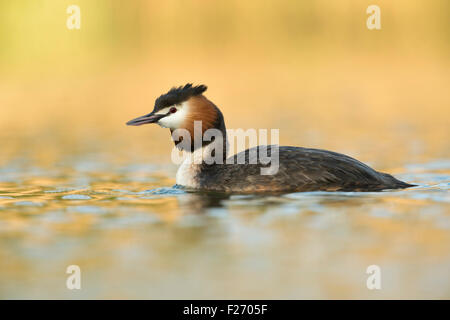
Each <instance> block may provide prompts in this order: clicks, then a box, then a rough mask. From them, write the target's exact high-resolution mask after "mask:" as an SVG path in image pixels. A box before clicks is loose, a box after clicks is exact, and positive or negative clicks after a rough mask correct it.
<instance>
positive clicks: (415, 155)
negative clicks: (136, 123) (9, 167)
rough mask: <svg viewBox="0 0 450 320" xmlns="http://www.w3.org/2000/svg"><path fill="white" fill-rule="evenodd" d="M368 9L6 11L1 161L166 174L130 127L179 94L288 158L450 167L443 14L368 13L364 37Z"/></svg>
mask: <svg viewBox="0 0 450 320" xmlns="http://www.w3.org/2000/svg"><path fill="white" fill-rule="evenodd" d="M372 2H373V1H356V0H355V1H341V0H340V1H325V0H323V1H320V0H319V1H307V2H301V1H287V0H286V1H237V0H232V1H226V2H219V1H203V0H193V1H143V0H141V1H132V2H123V1H108V0H103V1H100V0H99V1H83V0H77V1H50V0H47V1H46V0H39V1H31V0H30V1H25V0H20V1H1V2H0V15H1V16H0V47H1V50H0V59H1V60H0V68H1V73H0V92H1V94H0V106H1V107H0V128H1V130H0V134H1V136H0V139H1V140H0V141H1V143H2V154H3V157H1V158H0V159H2V160H3V161H5V160H4V159H6V158H10V156H12V155H13V154H17V153H21V152H24V150H23V149H27V153H28V154H32V155H33V156H34V157H36V158H37V159H35V160H36V161H39V162H41V164H47V165H51V164H52V163H54V162H55V161H58V159H60V157H61V156H62V155H61V153H62V152H61V151H63V153H64V154H66V155H67V154H76V153H77V152H83V151H89V150H91V149H94V150H96V151H99V150H100V151H104V152H107V153H108V152H111V153H123V155H129V156H131V155H133V156H134V157H141V158H142V159H146V157H150V158H151V159H153V158H154V157H155V155H156V154H158V155H161V157H162V158H158V157H157V158H158V159H159V160H155V159H154V161H167V159H168V157H167V156H168V152H169V151H170V148H171V145H170V143H168V141H169V140H168V139H169V135H168V132H166V131H164V130H161V129H158V128H155V127H146V128H145V129H140V130H137V129H135V128H127V127H125V126H124V123H125V122H126V121H127V120H129V119H131V118H132V117H135V116H137V115H141V114H143V113H144V112H147V111H150V110H151V109H152V107H153V102H154V100H155V98H156V97H157V96H159V95H160V94H162V93H164V92H166V91H167V90H168V89H169V88H170V87H172V86H176V85H181V84H184V83H186V82H194V83H197V84H198V83H204V84H206V85H208V86H209V90H208V91H207V96H208V97H209V98H210V99H211V100H213V101H214V102H215V103H216V104H217V105H218V106H219V107H220V108H221V109H222V111H223V113H224V115H225V119H226V121H227V126H228V127H229V128H280V129H281V130H280V139H281V141H280V142H281V143H282V144H297V145H303V146H310V147H321V148H329V149H334V150H337V151H342V152H350V153H352V154H353V155H355V156H359V157H360V158H361V159H362V160H369V159H370V160H371V161H373V162H377V163H379V165H381V166H386V167H395V166H396V165H399V164H404V160H405V155H406V156H407V159H408V161H410V160H411V161H415V162H418V161H424V160H427V159H429V158H430V157H445V156H448V155H449V149H450V148H449V144H448V140H449V139H448V137H449V135H448V134H449V125H448V124H449V123H448V119H449V113H450V107H449V106H450V95H449V94H448V88H449V84H450V83H449V82H450V72H449V63H448V62H449V53H450V50H449V49H450V47H449V41H448V40H449V35H450V22H449V19H448V12H449V9H450V3H449V2H448V1H446V0H433V1H426V2H425V1H407V0H404V1H385V0H380V1H376V4H377V5H379V6H380V8H381V26H382V28H381V30H368V29H367V27H366V19H367V17H368V14H366V8H367V7H368V5H370V4H373V3H372ZM71 4H76V5H78V6H79V7H80V9H81V29H80V30H76V29H74V30H69V29H68V28H67V27H66V20H67V18H68V17H69V14H67V13H66V8H67V7H68V6H69V5H71ZM118 146H121V147H122V149H117V147H118ZM44 150H45V152H44ZM34 151H36V152H34ZM373 152H375V153H373ZM387 152H389V153H391V154H390V157H389V161H390V163H383V161H384V159H385V156H384V154H385V153H387ZM392 153H395V154H392ZM7 154H8V155H9V156H7ZM374 157H375V158H374ZM0 164H1V162H0Z"/></svg>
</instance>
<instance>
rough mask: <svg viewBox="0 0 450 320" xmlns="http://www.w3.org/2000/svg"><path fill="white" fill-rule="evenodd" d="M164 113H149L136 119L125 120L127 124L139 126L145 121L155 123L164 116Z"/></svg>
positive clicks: (145, 122)
mask: <svg viewBox="0 0 450 320" xmlns="http://www.w3.org/2000/svg"><path fill="white" fill-rule="evenodd" d="M165 116H166V115H165V114H153V112H152V113H149V114H146V115H145V116H142V117H138V118H136V119H133V120H130V121H128V122H127V126H140V125H143V124H147V123H155V122H158V120H159V119H161V118H164V117H165Z"/></svg>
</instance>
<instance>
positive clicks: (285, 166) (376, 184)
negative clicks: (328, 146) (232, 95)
mask: <svg viewBox="0 0 450 320" xmlns="http://www.w3.org/2000/svg"><path fill="white" fill-rule="evenodd" d="M206 89H207V87H206V86H204V85H199V86H193V85H192V84H186V85H185V86H181V87H178V88H172V89H171V90H170V91H169V92H167V93H166V94H163V95H161V96H160V97H159V98H158V99H156V101H155V106H154V109H153V111H152V112H151V113H149V114H147V115H144V116H142V117H139V118H136V119H133V120H131V121H129V122H127V125H131V126H139V125H143V124H147V123H157V124H159V125H160V126H161V127H164V128H169V129H170V131H171V133H172V139H173V140H174V142H175V146H177V147H178V148H179V149H181V150H183V151H184V152H186V153H187V155H188V156H187V157H186V158H185V160H184V162H183V163H182V164H181V166H180V167H179V169H178V172H177V175H176V183H177V185H181V186H184V187H188V188H194V189H201V190H211V191H224V192H237V193H253V192H294V191H381V190H384V189H400V188H408V187H411V186H413V185H411V184H408V183H405V182H402V181H400V180H397V179H395V178H394V177H393V176H391V175H389V174H386V173H382V172H378V171H375V170H374V169H372V168H370V167H369V166H367V165H365V164H364V163H362V162H360V161H358V160H356V159H353V158H351V157H349V156H346V155H343V154H340V153H336V152H332V151H326V150H320V149H309V148H301V147H288V146H281V147H278V146H277V148H276V149H275V151H274V150H273V149H272V148H269V147H266V149H265V152H266V155H267V156H269V157H270V156H274V155H275V153H277V154H276V156H277V157H276V159H277V161H278V164H277V166H278V167H277V171H276V172H275V173H274V174H261V172H262V170H261V169H262V168H267V166H268V165H267V162H266V163H265V164H262V163H261V162H259V161H258V157H260V149H259V148H258V147H256V148H251V149H247V150H245V151H242V152H240V153H238V154H236V155H234V156H232V157H230V158H228V157H227V154H226V150H227V148H226V146H227V132H226V127H225V122H224V118H223V115H222V113H221V112H220V110H219V108H217V107H216V106H215V105H214V103H212V102H211V101H210V100H208V99H207V98H206V97H205V96H204V95H203V92H205V91H206ZM197 121H201V134H204V133H205V132H206V131H207V130H209V129H211V130H214V129H215V130H216V131H217V132H219V133H220V134H221V135H220V136H219V137H220V138H217V137H215V138H211V139H209V140H208V139H205V140H202V141H201V142H200V143H197V142H196V141H195V138H193V139H190V140H189V137H188V139H184V141H183V136H182V137H181V138H180V137H178V138H177V137H176V134H175V133H176V132H177V130H179V129H184V131H185V132H188V133H189V134H190V137H194V135H195V133H194V131H195V129H194V127H195V125H196V124H195V122H196V123H198V122H197ZM217 150H219V151H222V152H220V153H218V154H215V151H217ZM217 155H218V156H219V160H221V161H212V158H213V157H214V159H215V160H217ZM240 157H241V158H240ZM255 157H256V159H255ZM239 158H240V159H245V161H244V163H239V161H237V160H238V159H239ZM199 159H200V160H199ZM230 160H231V161H230Z"/></svg>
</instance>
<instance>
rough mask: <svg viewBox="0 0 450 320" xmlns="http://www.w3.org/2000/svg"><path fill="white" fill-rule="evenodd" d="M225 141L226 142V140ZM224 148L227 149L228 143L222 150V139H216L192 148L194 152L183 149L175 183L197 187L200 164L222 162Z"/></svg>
mask: <svg viewBox="0 0 450 320" xmlns="http://www.w3.org/2000/svg"><path fill="white" fill-rule="evenodd" d="M225 141H226V143H227V144H228V141H227V140H225ZM226 150H228V145H227V147H226V148H225V150H224V148H223V144H222V141H221V140H220V139H216V140H214V141H213V142H211V143H209V144H208V145H206V146H204V147H201V148H198V149H197V150H194V152H187V151H183V153H184V157H185V159H184V161H183V163H182V164H181V165H180V167H179V168H178V171H177V176H176V183H177V184H178V185H181V186H186V187H191V188H198V187H199V179H198V175H199V174H200V170H201V164H202V163H206V164H214V163H224V162H225V161H224V160H223V159H224V158H226V154H225V156H223V152H226ZM219 159H220V160H219Z"/></svg>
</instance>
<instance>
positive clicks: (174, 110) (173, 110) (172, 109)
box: [169, 107, 177, 113]
mask: <svg viewBox="0 0 450 320" xmlns="http://www.w3.org/2000/svg"><path fill="white" fill-rule="evenodd" d="M169 112H170V113H175V112H177V108H175V107H172V108H170V110H169Z"/></svg>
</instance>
